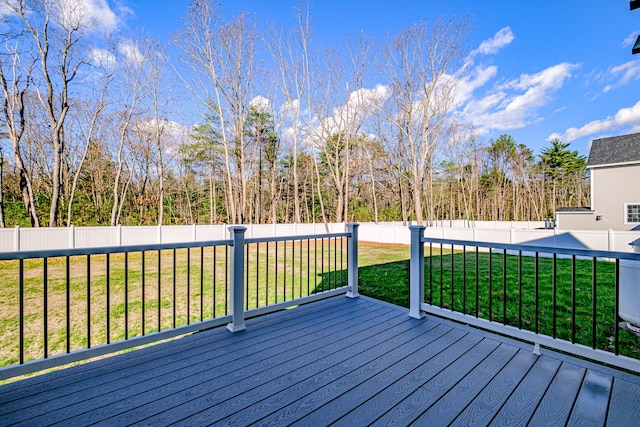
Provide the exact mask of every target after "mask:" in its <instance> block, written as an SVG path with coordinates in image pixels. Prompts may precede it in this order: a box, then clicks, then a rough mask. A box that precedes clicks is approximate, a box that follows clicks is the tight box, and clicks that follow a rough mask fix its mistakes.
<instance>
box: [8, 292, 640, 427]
mask: <svg viewBox="0 0 640 427" xmlns="http://www.w3.org/2000/svg"><path fill="white" fill-rule="evenodd" d="M247 328H248V329H247V331H244V332H240V333H236V334H232V333H230V332H228V331H227V330H226V329H225V328H215V329H211V330H208V331H203V332H200V333H197V334H191V335H187V336H185V337H182V338H180V339H176V340H173V341H169V342H166V343H162V344H158V345H155V346H150V347H146V348H143V349H139V350H136V351H132V352H128V353H125V354H122V355H118V356H113V357H110V358H105V359H101V360H97V361H93V362H89V363H86V364H83V365H79V366H75V367H72V368H68V369H64V370H60V371H56V372H52V373H49V374H43V375H40V376H37V377H33V378H28V379H26V380H21V381H17V382H14V383H10V384H6V385H3V386H0V425H35V426H39V425H54V424H56V423H58V424H59V425H77V426H82V425H88V424H100V425H130V424H135V425H154V426H157V425H297V426H318V425H339V426H360V425H410V424H411V423H415V424H416V425H435V426H439V425H449V424H451V423H453V424H459V425H488V424H491V425H526V424H531V425H558V424H560V425H563V424H565V423H569V424H572V425H604V424H605V423H607V424H608V425H631V426H633V425H640V378H639V377H638V376H635V375H631V374H629V373H624V372H619V371H615V370H613V369H610V368H605V367H601V366H598V365H595V364H593V363H588V362H584V361H580V360H577V359H573V358H570V357H569V356H566V355H559V354H556V353H553V352H550V351H544V352H543V355H542V356H536V355H534V354H533V353H532V346H529V345H526V344H522V343H519V342H515V341H513V340H509V339H506V338H503V337H499V336H496V335H492V334H489V333H487V332H482V331H479V330H476V329H473V328H470V327H467V326H464V325H459V324H456V323H454V322H451V321H447V320H442V319H438V318H436V317H433V316H429V317H428V318H426V319H423V320H417V319H411V318H409V317H408V316H407V310H406V309H402V308H400V307H396V306H392V305H390V304H386V303H382V302H379V301H375V300H372V299H369V298H366V297H360V298H355V299H350V298H344V297H336V298H330V299H328V300H324V301H319V302H315V303H312V304H308V305H304V306H301V307H299V308H297V309H293V310H284V311H281V312H278V313H274V314H270V315H267V316H262V317H258V318H254V319H249V320H248V321H247Z"/></svg>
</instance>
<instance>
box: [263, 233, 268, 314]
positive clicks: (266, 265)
mask: <svg viewBox="0 0 640 427" xmlns="http://www.w3.org/2000/svg"><path fill="white" fill-rule="evenodd" d="M264 257H265V261H264V264H265V275H266V277H265V287H264V300H265V305H269V242H267V248H266V253H265V255H264Z"/></svg>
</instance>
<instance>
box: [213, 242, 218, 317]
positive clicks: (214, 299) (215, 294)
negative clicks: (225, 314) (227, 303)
mask: <svg viewBox="0 0 640 427" xmlns="http://www.w3.org/2000/svg"><path fill="white" fill-rule="evenodd" d="M217 248H218V247H217V246H214V247H213V318H214V319H215V318H216V305H217V302H218V298H217V297H218V292H217V291H216V270H217V266H218V262H217V261H218V259H217V257H216V249H217Z"/></svg>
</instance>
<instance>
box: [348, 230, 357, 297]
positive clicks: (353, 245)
mask: <svg viewBox="0 0 640 427" xmlns="http://www.w3.org/2000/svg"><path fill="white" fill-rule="evenodd" d="M359 226H360V224H356V223H354V222H350V223H347V233H349V234H350V235H349V236H348V237H347V260H348V262H347V285H348V286H349V287H350V288H351V290H350V291H349V292H347V296H348V297H349V298H356V297H358V295H359V294H358V227H359Z"/></svg>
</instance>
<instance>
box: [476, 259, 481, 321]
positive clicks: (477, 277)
mask: <svg viewBox="0 0 640 427" xmlns="http://www.w3.org/2000/svg"><path fill="white" fill-rule="evenodd" d="M479 290H480V248H479V247H478V246H476V318H477V317H478V316H479V313H480V294H479V293H478V291H479Z"/></svg>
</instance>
